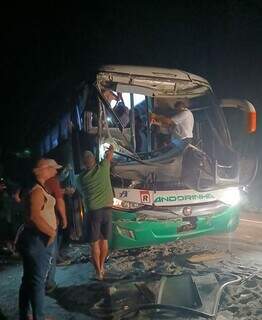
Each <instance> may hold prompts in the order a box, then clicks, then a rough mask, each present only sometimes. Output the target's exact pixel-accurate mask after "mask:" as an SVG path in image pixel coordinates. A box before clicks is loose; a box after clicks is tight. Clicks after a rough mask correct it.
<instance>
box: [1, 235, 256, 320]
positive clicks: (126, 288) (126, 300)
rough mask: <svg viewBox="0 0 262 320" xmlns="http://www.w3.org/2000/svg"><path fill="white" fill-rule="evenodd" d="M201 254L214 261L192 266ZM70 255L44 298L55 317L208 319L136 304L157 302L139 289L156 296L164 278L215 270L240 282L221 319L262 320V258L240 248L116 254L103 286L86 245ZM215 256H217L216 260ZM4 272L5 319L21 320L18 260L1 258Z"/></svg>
mask: <svg viewBox="0 0 262 320" xmlns="http://www.w3.org/2000/svg"><path fill="white" fill-rule="evenodd" d="M210 239H211V240H210ZM212 239H213V240H212ZM241 250H242V251H241ZM203 253H204V254H207V253H208V255H209V256H210V259H208V260H207V261H202V262H199V263H194V264H193V263H189V262H188V258H189V257H191V256H192V255H194V256H196V255H199V254H201V255H203ZM248 253H249V254H248ZM67 255H68V256H69V257H70V258H71V260H72V264H71V265H69V266H64V267H58V268H57V274H56V281H57V283H58V288H57V289H56V290H55V292H53V293H52V294H50V295H49V296H48V297H46V309H47V312H46V313H47V314H48V315H52V316H53V317H54V319H66V320H67V319H68V320H69V319H71V320H74V319H78V320H86V319H138V320H139V319H141V320H146V319H174V317H175V319H177V320H180V319H188V320H190V319H204V318H203V317H199V316H196V315H194V314H192V313H185V312H182V313H181V312H180V313H178V312H176V313H174V312H170V311H169V312H168V311H161V310H160V311H157V310H144V311H140V312H139V313H137V306H138V305H141V304H148V303H149V300H150V298H154V296H153V297H149V296H148V294H147V293H143V294H142V293H141V290H138V288H141V285H143V284H146V287H147V288H149V289H150V290H149V294H152V293H153V294H155V295H157V292H158V290H159V283H160V280H161V277H163V276H166V277H172V276H175V275H183V274H190V275H192V276H198V275H203V274H206V273H210V272H212V273H215V274H217V275H224V274H229V273H233V274H235V275H240V276H241V279H242V281H241V282H240V283H237V284H234V285H230V286H227V287H226V288H225V289H224V291H223V294H222V296H221V299H220V304H219V311H218V313H217V318H216V319H217V320H229V319H239V320H244V319H245V320H262V259H261V257H260V259H258V258H257V252H256V253H254V252H253V251H252V250H248V249H247V248H243V247H242V246H241V247H240V246H239V250H234V249H232V246H231V245H230V246H229V245H228V244H227V245H226V246H224V245H223V241H219V242H218V241H217V240H216V238H212V237H211V238H208V240H207V239H205V238H199V239H197V240H190V241H189V240H187V241H179V242H176V243H175V244H174V243H173V244H166V245H162V246H158V247H150V248H147V249H143V250H129V251H127V250H124V251H118V252H114V253H112V254H111V256H110V259H109V261H108V262H107V275H108V276H107V279H106V281H104V282H98V281H96V280H95V279H94V270H93V267H92V265H91V264H90V263H89V254H88V247H87V246H86V245H71V246H70V247H69V248H68V249H67ZM212 255H213V256H216V257H219V258H216V259H212ZM260 255H261V254H260ZM0 268H1V269H0V270H1V272H0V283H1V287H0V308H1V310H2V312H3V314H4V315H5V316H6V317H7V319H18V317H17V300H18V288H19V285H20V281H21V275H22V267H21V264H20V261H19V260H15V259H12V260H10V258H9V259H5V260H3V259H2V260H1V264H0ZM142 287H143V286H142ZM135 310H136V313H135Z"/></svg>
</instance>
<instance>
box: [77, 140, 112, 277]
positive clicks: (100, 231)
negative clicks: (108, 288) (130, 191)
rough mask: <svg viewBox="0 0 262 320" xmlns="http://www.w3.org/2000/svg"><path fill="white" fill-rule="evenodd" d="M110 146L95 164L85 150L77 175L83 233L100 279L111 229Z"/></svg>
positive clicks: (90, 154) (89, 153)
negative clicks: (83, 213)
mask: <svg viewBox="0 0 262 320" xmlns="http://www.w3.org/2000/svg"><path fill="white" fill-rule="evenodd" d="M113 152H114V149H113V146H110V147H109V149H108V150H107V152H106V154H105V158H104V159H103V160H102V161H101V162H100V163H99V164H98V163H96V159H95V157H94V155H93V153H92V152H91V151H85V153H84V157H83V162H84V165H85V171H84V172H82V173H80V175H79V176H78V178H77V185H78V186H79V189H80V192H81V194H82V197H83V201H84V206H85V209H86V210H87V237H88V242H89V243H90V246H91V256H92V260H93V264H94V267H95V269H96V274H97V278H98V279H99V280H102V279H103V276H104V263H105V259H106V257H107V255H108V239H109V238H110V236H111V232H112V209H111V207H112V204H113V189H112V186H111V180H110V164H111V161H112V159H113Z"/></svg>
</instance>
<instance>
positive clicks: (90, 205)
mask: <svg viewBox="0 0 262 320" xmlns="http://www.w3.org/2000/svg"><path fill="white" fill-rule="evenodd" d="M77 180H78V181H77V184H78V185H79V187H80V191H81V194H82V197H83V200H84V205H85V208H86V209H88V210H97V209H101V208H104V207H111V206H112V204H113V190H112V186H111V180H110V162H109V161H108V160H106V159H104V160H102V161H101V162H100V163H99V164H98V165H96V166H95V167H94V168H93V169H91V170H89V171H85V172H83V173H80V175H79V176H78V179H77Z"/></svg>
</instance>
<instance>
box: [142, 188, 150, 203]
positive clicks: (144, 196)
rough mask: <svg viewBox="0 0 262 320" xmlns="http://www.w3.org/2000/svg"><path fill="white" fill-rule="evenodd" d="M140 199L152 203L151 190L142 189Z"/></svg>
mask: <svg viewBox="0 0 262 320" xmlns="http://www.w3.org/2000/svg"><path fill="white" fill-rule="evenodd" d="M140 201H141V202H142V203H150V193H149V191H140Z"/></svg>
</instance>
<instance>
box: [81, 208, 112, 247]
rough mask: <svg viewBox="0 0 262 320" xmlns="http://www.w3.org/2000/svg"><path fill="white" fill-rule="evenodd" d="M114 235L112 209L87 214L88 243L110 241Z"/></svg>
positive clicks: (102, 209)
mask: <svg viewBox="0 0 262 320" xmlns="http://www.w3.org/2000/svg"><path fill="white" fill-rule="evenodd" d="M111 234H112V209H111V208H101V209H97V210H92V211H88V212H87V242H94V241H97V240H109V239H110V238H111Z"/></svg>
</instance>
